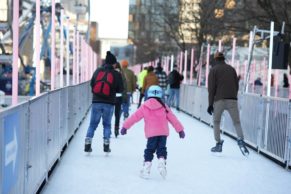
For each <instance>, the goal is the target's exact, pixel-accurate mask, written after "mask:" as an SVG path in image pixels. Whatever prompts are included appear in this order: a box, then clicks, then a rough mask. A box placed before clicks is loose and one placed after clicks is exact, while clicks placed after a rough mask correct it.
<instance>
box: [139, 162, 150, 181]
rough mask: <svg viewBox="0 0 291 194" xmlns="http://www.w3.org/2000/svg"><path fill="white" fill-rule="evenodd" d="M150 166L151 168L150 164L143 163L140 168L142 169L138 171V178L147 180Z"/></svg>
mask: <svg viewBox="0 0 291 194" xmlns="http://www.w3.org/2000/svg"><path fill="white" fill-rule="evenodd" d="M151 166H152V163H151V162H144V163H143V167H142V169H141V171H140V177H141V178H144V179H149V177H150V173H151Z"/></svg>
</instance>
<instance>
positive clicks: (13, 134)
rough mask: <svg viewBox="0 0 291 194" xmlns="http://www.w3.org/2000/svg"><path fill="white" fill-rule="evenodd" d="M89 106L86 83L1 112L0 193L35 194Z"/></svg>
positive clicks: (89, 100) (89, 94)
mask: <svg viewBox="0 0 291 194" xmlns="http://www.w3.org/2000/svg"><path fill="white" fill-rule="evenodd" d="M90 105H91V91H90V87H89V83H88V82H86V83H83V84H80V85H76V86H69V87H66V88H62V89H59V90H54V91H51V92H48V93H44V94H42V95H41V96H39V97H36V98H32V99H30V100H28V101H25V102H23V103H21V104H19V105H17V106H15V107H10V108H7V109H4V110H1V111H0V124H1V125H0V126H1V128H0V139H1V144H0V161H1V168H0V180H1V181H0V193H9V194H20V193H23V194H33V193H36V192H37V190H38V189H39V188H40V186H41V184H42V183H43V181H44V180H46V179H47V177H48V173H49V171H50V170H51V168H52V166H53V165H54V164H55V163H56V162H57V161H58V159H59V158H60V155H61V152H62V150H63V149H64V148H65V146H67V144H68V142H69V140H70V139H71V138H72V136H73V135H74V133H75V131H76V130H77V129H78V127H79V125H80V123H81V122H82V120H83V119H84V117H85V116H86V113H87V111H88V110H89V107H90ZM2 140H3V141H2Z"/></svg>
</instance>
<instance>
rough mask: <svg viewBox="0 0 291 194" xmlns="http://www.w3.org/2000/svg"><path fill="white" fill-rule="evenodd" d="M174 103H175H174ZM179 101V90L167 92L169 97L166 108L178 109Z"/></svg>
mask: <svg viewBox="0 0 291 194" xmlns="http://www.w3.org/2000/svg"><path fill="white" fill-rule="evenodd" d="M174 99H175V101H176V103H175V101H174ZM179 101H180V89H178V88H170V90H169V97H168V99H167V104H168V106H169V107H170V106H174V105H176V107H179Z"/></svg>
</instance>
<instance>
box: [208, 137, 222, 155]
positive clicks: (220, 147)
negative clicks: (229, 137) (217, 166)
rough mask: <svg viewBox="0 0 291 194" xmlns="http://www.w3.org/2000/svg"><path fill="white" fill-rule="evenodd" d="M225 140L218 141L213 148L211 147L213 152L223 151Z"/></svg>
mask: <svg viewBox="0 0 291 194" xmlns="http://www.w3.org/2000/svg"><path fill="white" fill-rule="evenodd" d="M223 142H224V141H223V140H221V141H220V142H218V143H216V145H215V146H214V147H213V148H211V152H216V153H221V152H222V145H223Z"/></svg>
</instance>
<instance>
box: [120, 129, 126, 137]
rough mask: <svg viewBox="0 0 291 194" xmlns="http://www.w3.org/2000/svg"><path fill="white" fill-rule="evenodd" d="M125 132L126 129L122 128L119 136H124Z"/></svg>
mask: <svg viewBox="0 0 291 194" xmlns="http://www.w3.org/2000/svg"><path fill="white" fill-rule="evenodd" d="M126 132H127V129H125V128H124V127H123V128H122V129H121V130H120V134H121V135H125V134H126Z"/></svg>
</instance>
